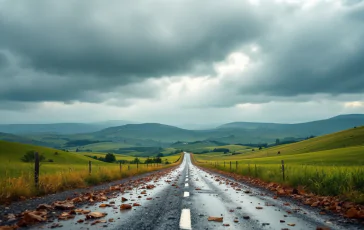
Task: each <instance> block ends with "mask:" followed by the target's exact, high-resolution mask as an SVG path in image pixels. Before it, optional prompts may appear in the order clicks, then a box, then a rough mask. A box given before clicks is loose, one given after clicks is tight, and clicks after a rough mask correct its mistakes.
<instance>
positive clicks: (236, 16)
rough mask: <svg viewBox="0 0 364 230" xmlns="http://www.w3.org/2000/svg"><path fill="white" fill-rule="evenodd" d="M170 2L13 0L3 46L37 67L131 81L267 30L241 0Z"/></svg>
mask: <svg viewBox="0 0 364 230" xmlns="http://www.w3.org/2000/svg"><path fill="white" fill-rule="evenodd" d="M169 2H170V1H164V0H161V1H153V3H149V2H148V1H147V2H144V3H143V2H138V3H136V2H135V3H131V2H130V1H108V2H107V3H105V2H104V1H102V2H101V1H60V2H57V3H55V2H53V1H45V0H36V1H32V2H21V5H20V4H18V3H13V1H8V2H6V3H3V5H4V6H3V7H2V9H3V10H2V11H1V15H2V19H3V20H1V21H2V22H1V23H0V31H2V36H1V38H0V45H1V46H3V47H6V48H7V49H9V50H11V51H12V52H14V53H16V54H17V55H19V56H20V57H22V58H23V59H24V60H25V61H24V62H25V63H27V64H28V65H30V66H31V67H32V68H34V69H36V70H37V71H45V72H49V73H52V74H68V73H82V74H92V75H93V74H97V75H102V76H103V77H105V76H109V75H112V76H114V77H118V78H120V81H122V79H124V81H128V80H127V79H125V78H129V77H130V76H133V77H150V76H160V75H165V74H168V75H171V74H176V73H181V72H184V73H190V70H191V68H193V65H194V64H195V63H196V62H197V63H198V62H207V63H210V62H211V61H214V60H216V59H219V58H220V59H221V58H223V57H224V55H225V54H226V53H227V52H228V51H230V50H232V49H233V48H234V47H236V45H238V44H241V43H243V42H244V41H247V40H251V39H253V38H255V37H256V36H257V35H258V34H260V32H261V31H262V20H263V18H260V17H258V15H255V14H254V13H253V12H252V11H251V10H249V9H248V7H247V5H246V4H243V3H238V2H236V1H230V4H226V3H211V2H210V1H199V2H196V1H175V2H173V4H168V3H169ZM222 9H225V10H222Z"/></svg>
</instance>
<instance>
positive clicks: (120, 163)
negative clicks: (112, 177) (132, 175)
mask: <svg viewBox="0 0 364 230" xmlns="http://www.w3.org/2000/svg"><path fill="white" fill-rule="evenodd" d="M119 167H120V172H121V170H122V166H121V162H119Z"/></svg>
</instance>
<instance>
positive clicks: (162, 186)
mask: <svg viewBox="0 0 364 230" xmlns="http://www.w3.org/2000/svg"><path fill="white" fill-rule="evenodd" d="M140 181H142V182H140ZM151 185H153V186H151ZM154 186H155V187H154ZM121 187H122V189H120V191H119V190H118V191H114V192H112V193H110V194H108V200H107V201H105V202H103V203H89V204H88V205H81V206H78V207H77V208H78V209H82V210H90V211H91V212H94V211H97V212H104V213H107V215H106V216H105V217H103V218H102V219H101V220H102V221H100V222H99V223H96V224H95V220H85V215H83V214H81V215H76V217H75V218H74V219H71V220H67V221H59V222H57V220H56V223H59V225H58V228H60V229H100V228H107V229H297V230H298V229H304V230H307V229H316V228H317V227H318V226H327V227H329V229H344V228H343V227H341V226H339V225H337V224H333V223H331V222H330V221H328V220H326V219H324V217H322V216H319V215H318V214H317V212H314V211H312V210H307V209H305V208H304V207H302V206H296V205H294V204H289V203H287V202H286V201H283V200H280V199H273V198H272V196H267V195H265V194H263V192H262V191H260V190H259V189H255V188H252V187H249V186H246V185H244V184H241V183H238V182H235V181H232V180H230V179H227V178H225V177H223V176H220V175H215V174H212V173H209V172H206V171H204V170H202V169H200V168H198V167H196V166H194V165H193V164H192V163H191V159H190V154H188V153H185V157H184V160H183V162H182V163H181V165H180V166H178V167H176V168H175V169H173V170H170V171H169V172H167V173H166V174H165V175H162V176H161V175H159V176H150V178H149V179H148V180H140V179H139V180H135V181H131V182H130V183H128V184H124V185H121ZM151 187H152V188H151ZM101 204H104V205H101ZM122 204H130V205H131V209H126V210H120V206H121V205H122ZM100 205H101V206H100ZM102 206H106V207H103V208H101V207H102ZM209 217H210V221H209ZM211 218H214V220H215V221H211ZM216 220H218V221H216ZM54 224H55V223H54V222H53V223H49V224H47V225H45V226H36V228H38V227H45V228H49V227H50V226H52V225H54ZM346 229H347V228H346Z"/></svg>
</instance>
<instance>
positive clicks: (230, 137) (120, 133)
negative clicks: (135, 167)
mask: <svg viewBox="0 0 364 230" xmlns="http://www.w3.org/2000/svg"><path fill="white" fill-rule="evenodd" d="M107 124H108V125H110V124H113V123H107ZM52 125H53V126H52ZM52 125H46V126H47V128H44V129H40V128H39V127H42V125H39V127H38V128H39V129H38V131H39V130H43V131H51V130H52V127H53V128H54V130H56V127H58V126H59V127H63V128H64V129H62V130H63V131H62V132H77V130H78V131H80V132H81V130H82V131H85V130H86V129H91V130H94V129H95V127H96V126H97V127H99V128H100V126H98V125H100V124H98V125H96V126H92V128H90V126H89V124H52ZM84 125H86V126H84ZM104 125H105V124H104ZM361 125H364V115H363V114H351V115H350V114H349V115H340V116H336V117H333V118H329V119H325V120H318V121H312V122H306V123H298V124H276V123H254V122H234V123H229V124H225V125H222V126H219V127H217V128H215V129H208V130H188V129H182V128H178V127H175V126H170V125H164V124H158V123H144V124H127V125H121V126H115V127H108V128H105V129H102V130H99V131H92V132H88V133H79V134H67V135H66V134H56V133H35V134H34V133H33V134H28V135H24V136H20V135H18V136H19V138H13V140H11V141H14V140H15V139H17V140H18V142H21V143H33V144H37V145H42V146H50V147H54V148H68V147H69V143H73V144H74V143H77V142H80V145H73V146H72V147H76V148H77V147H81V146H83V144H82V143H83V142H86V141H85V140H88V141H89V143H88V144H90V143H97V142H98V143H100V144H95V145H92V147H93V148H95V149H97V150H102V151H104V150H105V151H106V150H112V149H115V148H114V147H113V148H111V147H110V148H108V149H105V146H106V147H107V145H106V144H105V143H109V144H110V146H120V145H128V146H149V147H168V146H170V145H171V144H172V143H175V142H178V141H180V142H189V143H190V142H196V141H211V142H213V141H216V142H219V143H223V144H263V143H268V144H271V143H275V141H276V139H280V140H281V141H282V140H290V141H293V142H294V141H301V140H303V139H306V138H307V137H310V136H321V135H325V134H328V133H333V132H338V131H341V130H345V129H349V128H353V127H355V126H361ZM8 127H12V126H11V125H10V126H8ZM13 127H16V126H13ZM24 127H26V126H23V128H22V131H25V129H24ZM66 127H68V128H66ZM85 127H88V128H85ZM29 129H30V128H29ZM67 130H68V131H67ZM0 131H1V125H0ZM18 131H19V130H18ZM13 132H17V131H16V130H15V129H13ZM20 137H23V138H24V139H22V138H20ZM0 139H5V138H4V135H3V137H2V136H1V135H0ZM10 139H11V138H10ZM10 139H9V137H7V139H5V140H10ZM84 145H86V144H84ZM98 145H102V146H98ZM172 147H173V146H172ZM85 149H87V148H85Z"/></svg>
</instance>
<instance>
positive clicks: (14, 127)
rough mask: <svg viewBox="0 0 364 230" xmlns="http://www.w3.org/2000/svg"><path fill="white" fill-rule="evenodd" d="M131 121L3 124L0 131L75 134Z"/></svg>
mask: <svg viewBox="0 0 364 230" xmlns="http://www.w3.org/2000/svg"><path fill="white" fill-rule="evenodd" d="M131 123H134V122H130V121H122V120H120V121H105V122H95V123H55V124H3V125H0V132H4V133H12V134H39V133H54V134H76V133H90V132H96V131H100V130H102V129H105V128H108V127H111V126H119V125H125V124H131Z"/></svg>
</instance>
